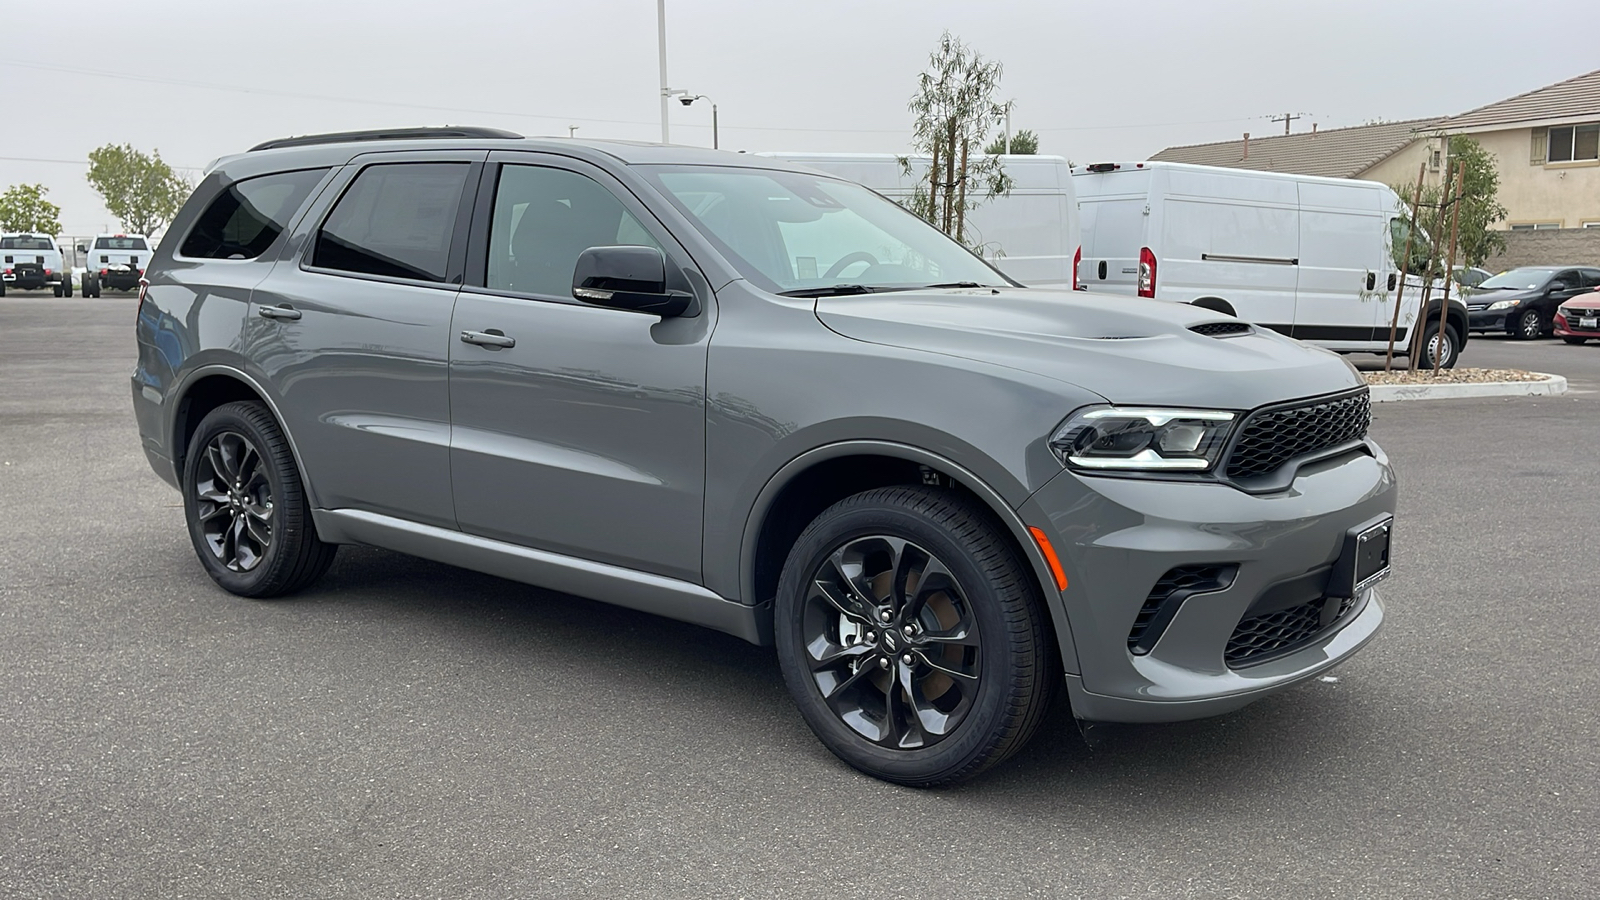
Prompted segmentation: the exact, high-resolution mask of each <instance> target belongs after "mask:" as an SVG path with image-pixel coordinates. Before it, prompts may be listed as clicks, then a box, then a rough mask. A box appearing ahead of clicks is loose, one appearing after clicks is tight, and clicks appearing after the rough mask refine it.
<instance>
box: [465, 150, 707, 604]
mask: <svg viewBox="0 0 1600 900" xmlns="http://www.w3.org/2000/svg"><path fill="white" fill-rule="evenodd" d="M496 158H499V159H500V160H501V161H502V164H501V165H499V166H494V165H493V164H492V165H491V171H490V172H489V173H486V176H485V180H484V185H483V189H482V191H481V192H480V199H479V201H478V206H477V211H476V212H475V218H474V224H473V245H472V250H471V251H470V252H471V254H472V259H470V260H469V273H471V274H469V277H468V287H466V288H465V289H463V291H462V293H461V295H460V297H459V299H458V300H457V302H456V307H455V316H454V321H453V323H452V325H451V334H452V337H451V340H450V409H451V422H452V433H451V444H450V465H451V477H452V481H453V482H454V494H455V504H456V515H457V516H458V518H459V520H460V523H461V528H462V530H463V531H466V532H468V533H471V534H476V535H481V536H483V537H488V538H494V539H496V540H502V541H509V542H512V543H516V544H520V545H523V546H528V547H534V548H538V549H542V550H548V551H552V552H556V553H561V554H565V555H568V556H575V557H579V558H583V559H588V560H594V561H598V562H604V563H609V564H613V565H619V566H623V567H626V568H631V569H638V570H642V571H646V572H651V573H655V574H659V575H666V576H669V577H674V578H680V579H685V580H690V581H698V580H699V579H700V540H701V515H702V509H703V505H704V488H705V441H706V431H705V428H706V424H705V423H706V420H705V385H706V381H705V375H706V349H707V342H708V339H709V338H710V335H711V328H712V325H713V322H714V320H715V305H714V303H712V302H710V300H711V298H710V297H709V296H705V297H703V298H702V302H701V308H700V311H699V314H698V315H695V316H688V317H680V318H672V319H661V318H659V317H656V316H651V315H644V314H641V313H636V312H627V311H623V310H615V309H605V308H601V307H597V306H590V305H588V304H585V303H582V302H580V301H577V300H574V299H573V297H572V290H571V285H572V272H573V267H574V265H575V263H576V262H577V259H578V255H579V254H580V253H581V252H582V251H584V250H585V249H588V248H589V247H595V246H609V245H617V244H635V245H647V246H654V247H658V248H661V249H663V250H665V252H666V254H667V258H668V266H667V268H668V271H669V272H673V271H678V272H680V273H681V269H682V266H683V265H684V263H685V262H686V261H687V259H688V257H687V255H686V254H685V253H684V252H683V251H682V249H681V248H680V247H678V246H677V245H676V244H675V243H673V242H672V241H671V239H670V237H669V236H667V234H666V233H665V231H664V230H662V229H660V227H659V225H658V224H656V223H655V222H654V219H653V217H651V216H650V214H649V213H648V212H647V211H645V209H644V208H643V207H642V206H641V205H640V204H639V203H638V201H637V200H636V198H634V197H633V196H632V195H631V194H629V193H628V191H627V190H626V188H624V187H623V186H621V185H620V184H618V183H617V182H615V181H614V180H612V179H611V178H610V177H609V176H608V175H606V174H605V173H603V172H602V171H601V170H599V169H597V168H592V167H589V166H587V165H585V164H581V163H577V162H574V161H570V160H562V159H560V158H556V157H543V156H540V155H537V154H517V153H497V154H495V155H494V157H491V163H493V161H494V160H495V159H496ZM645 223H650V224H649V225H648V226H647V225H646V224H645ZM677 277H682V276H681V274H680V275H679V276H677Z"/></svg>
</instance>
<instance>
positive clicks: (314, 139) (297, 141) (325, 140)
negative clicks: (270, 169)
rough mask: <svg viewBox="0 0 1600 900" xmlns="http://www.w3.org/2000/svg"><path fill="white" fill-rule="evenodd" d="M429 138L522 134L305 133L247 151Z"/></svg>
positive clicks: (447, 129) (455, 130) (460, 129)
mask: <svg viewBox="0 0 1600 900" xmlns="http://www.w3.org/2000/svg"><path fill="white" fill-rule="evenodd" d="M429 138H496V139H500V140H520V139H521V138H522V135H520V134H517V133H516V132H513V131H505V130H502V129H499V128H478V127H475V126H471V125H465V126H455V125H446V126H444V127H442V128H378V129H374V130H372V131H337V132H333V133H331V134H306V135H301V136H299V137H286V138H278V139H277V140H275V141H265V142H263V143H260V144H257V145H255V146H254V147H251V148H250V152H251V153H254V152H255V151H257V150H276V149H277V148H279V147H309V146H311V145H313V144H344V143H349V142H352V141H415V140H426V139H429Z"/></svg>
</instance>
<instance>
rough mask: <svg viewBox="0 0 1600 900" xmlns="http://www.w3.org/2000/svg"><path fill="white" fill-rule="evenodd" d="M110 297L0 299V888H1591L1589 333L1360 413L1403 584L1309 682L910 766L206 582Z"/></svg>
mask: <svg viewBox="0 0 1600 900" xmlns="http://www.w3.org/2000/svg"><path fill="white" fill-rule="evenodd" d="M133 315H134V314H133V301H132V299H131V298H129V297H124V296H120V295H118V296H108V297H106V298H104V299H101V300H84V299H82V298H73V299H71V300H56V299H53V298H50V297H49V296H48V295H44V296H37V295H36V296H17V295H15V294H12V295H8V296H7V297H5V298H3V299H0V463H3V465H0V775H3V777H0V896H5V897H30V898H32V897H73V898H81V897H230V898H242V897H407V898H409V897H448V898H478V897H485V898H487V897H750V898H754V897H858V896H859V897H893V898H901V900H904V898H908V897H922V896H928V897H934V896H937V897H950V898H958V897H961V898H964V897H1005V898H1016V897H1034V896H1037V897H1085V898H1122V897H1127V898H1173V897H1245V898H1256V897H1260V898H1314V897H1315V898H1320V897H1327V898H1346V897H1361V898H1419V897H1451V898H1571V897H1592V896H1600V625H1597V622H1600V615H1597V614H1596V596H1597V592H1596V589H1595V587H1594V581H1595V577H1594V572H1595V569H1594V564H1593V562H1592V561H1591V559H1590V557H1591V555H1592V553H1591V551H1592V550H1593V549H1594V548H1595V547H1596V546H1600V454H1597V452H1596V450H1597V443H1600V430H1597V429H1596V427H1595V423H1596V421H1597V420H1600V346H1595V345H1585V346H1581V347H1572V346H1567V345H1565V344H1562V343H1561V342H1559V341H1539V342H1535V343H1532V344H1523V343H1518V342H1512V341H1509V340H1505V339H1499V338H1489V339H1474V340H1473V341H1472V342H1471V343H1470V344H1469V345H1468V346H1467V349H1466V355H1465V356H1464V357H1463V365H1473V366H1515V367H1522V368H1532V369H1536V370H1539V371H1549V372H1557V373H1560V374H1563V375H1566V376H1567V377H1568V378H1569V380H1570V383H1571V387H1572V392H1571V393H1569V394H1567V395H1565V396H1562V397H1555V398H1494V399H1484V400H1452V401H1432V402H1412V403H1392V404H1381V405H1379V406H1378V407H1376V410H1377V411H1376V423H1375V425H1374V428H1373V433H1374V436H1375V437H1376V438H1377V440H1378V441H1379V442H1380V443H1381V444H1382V445H1383V446H1384V448H1385V449H1386V450H1387V451H1388V453H1389V454H1390V455H1391V457H1392V458H1393V460H1394V462H1395V465H1396V467H1397V469H1398V471H1399V474H1400V478H1401V483H1402V494H1401V500H1400V508H1399V517H1398V532H1397V538H1396V540H1397V545H1396V549H1395V555H1396V574H1395V576H1394V577H1393V578H1392V579H1391V580H1390V582H1389V583H1388V586H1387V588H1386V591H1385V594H1386V598H1387V601H1388V604H1389V620H1388V624H1387V626H1386V628H1385V631H1384V632H1383V633H1382V634H1381V635H1380V636H1379V638H1378V639H1377V640H1376V641H1375V642H1374V643H1373V644H1372V645H1371V646H1370V647H1368V648H1367V649H1366V650H1365V651H1363V652H1362V653H1361V654H1359V655H1358V656H1356V657H1355V658H1354V659H1352V660H1351V661H1350V662H1349V663H1347V664H1346V665H1344V666H1343V667H1341V668H1339V669H1337V670H1335V672H1334V673H1333V674H1334V676H1336V678H1337V680H1336V681H1314V682H1312V683H1310V684H1307V685H1305V686H1303V687H1301V688H1298V689H1296V690H1294V691H1291V692H1289V693H1287V694H1283V695H1280V696H1278V697H1275V698H1272V699H1268V700H1265V701H1262V702H1260V703H1257V704H1255V705H1254V706H1251V707H1249V708H1247V709H1245V710H1243V711H1241V712H1239V713H1236V714H1233V715H1230V716H1227V717H1223V718H1219V719H1213V720H1207V721H1201V722H1194V723H1187V724H1183V725H1173V726H1162V727H1139V728H1136V727H1115V728H1106V729H1104V730H1103V731H1102V732H1101V733H1100V734H1099V735H1098V739H1097V742H1096V744H1095V746H1094V747H1093V748H1092V749H1091V748H1090V746H1088V745H1087V744H1086V743H1085V741H1084V740H1083V739H1082V738H1081V737H1080V735H1079V733H1078V730H1077V727H1076V725H1075V723H1074V722H1073V720H1072V718H1071V717H1070V715H1068V714H1067V712H1066V710H1065V709H1064V708H1058V709H1057V711H1056V714H1055V715H1054V716H1053V718H1052V720H1051V721H1050V722H1049V723H1047V725H1046V727H1045V731H1044V732H1043V733H1042V734H1041V735H1040V736H1039V738H1038V739H1036V740H1035V741H1034V743H1033V744H1032V745H1031V746H1030V747H1029V748H1028V749H1026V750H1025V751H1024V752H1023V753H1022V754H1020V755H1019V756H1018V757H1015V758H1013V759H1012V760H1011V761H1010V762H1008V763H1007V764H1005V765H1004V766H1003V767H1001V768H999V769H997V770H994V771H993V772H991V773H989V774H988V775H986V776H984V777H982V778H980V779H979V780H977V781H975V782H972V783H969V784H967V785H965V786H962V787H960V788H957V789H953V790H945V791H931V792H929V791H916V790H911V789H905V788H899V787H894V786H890V785H887V784H883V783H880V782H877V781H874V780H871V779H869V778H866V777H864V776H861V775H858V774H856V773H855V772H854V771H853V770H850V769H848V768H846V767H844V766H843V765H842V764H840V763H839V762H837V761H836V760H835V759H834V758H833V757H832V756H831V755H829V754H828V753H827V752H826V751H825V750H824V749H823V748H822V747H821V745H819V744H818V743H817V742H816V741H815V740H814V739H813V738H812V737H811V735H810V733H809V732H808V731H807V730H806V728H805V726H804V724H803V723H802V721H801V720H800V717H799V715H798V714H797V713H796V711H795V710H794V708H793V707H792V706H791V704H790V702H789V699H788V697H787V695H786V693H785V692H784V689H783V685H782V682H781V679H780V677H779V674H778V670H777V664H776V661H775V659H774V657H773V655H772V653H771V652H770V651H769V650H765V649H761V648H757V647H752V646H749V645H747V644H744V643H743V642H741V641H739V640H737V639H735V638H731V637H727V636H724V635H720V634H714V633H711V632H708V631H703V630H700V629H696V628H693V627H690V626H687V625H681V624H678V623H674V622H669V621H666V620H663V619H658V618H655V617H652V616H648V615H644V614H640V613H634V612H631V611H627V610H622V609H618V608H614V607H609V606H606V605H603V604H599V603H594V602H590V601H586V600H580V599H576V598H572V597H568V596H564V595H559V594H553V593H549V592H544V591H539V590H536V589H532V588H528V587H524V586H521V585H518V584H513V583H511V582H506V581H501V580H498V579H495V578H490V577H487V576H482V575H477V574H474V573H470V572H465V571H462V570H458V569H452V568H449V567H447V566H443V565H439V564H435V563H431V562H425V561H422V560H418V559H413V558H409V557H405V556H401V555H398V554H393V553H388V552H382V551H376V550H368V549H351V548H345V549H344V550H342V551H341V554H340V557H339V560H338V562H336V563H335V566H334V568H333V570H332V571H331V572H330V574H329V576H328V577H327V578H325V579H324V580H323V581H321V582H320V583H318V584H317V585H316V586H315V587H314V589H312V590H310V591H308V592H306V593H305V594H303V595H300V596H297V597H295V598H292V599H289V600H283V601H276V602H251V601H245V600H241V599H238V598H234V597H231V596H229V595H226V594H224V593H223V592H222V591H221V590H219V589H218V588H216V587H214V586H213V585H212V583H211V582H210V580H209V579H207V578H206V576H205V575H204V573H203V572H202V570H201V568H200V566H199V564H198V563H197V562H196V561H195V560H194V558H193V552H192V550H191V549H190V546H189V543H188V540H187V537H186V536H185V532H184V527H183V515H182V511H181V510H180V508H179V505H178V496H177V495H176V493H174V492H173V491H171V489H169V488H168V487H167V486H166V485H165V484H164V483H162V482H161V481H159V480H158V479H157V478H156V476H155V475H154V474H152V473H151V472H150V470H149V468H148V466H147V465H146V463H145V460H144V458H143V455H142V454H141V452H140V450H139V446H138V440H137V434H136V431H135V428H134V424H133V420H132V416H131V412H130V406H129V400H128V380H127V376H128V374H129V373H130V371H131V369H132V365H133V358H134V353H133V347H132V339H133V334H132V325H133ZM1041 427H1045V426H1044V425H1043V424H1042V425H1041Z"/></svg>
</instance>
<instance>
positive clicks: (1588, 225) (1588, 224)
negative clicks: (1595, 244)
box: [1583, 222, 1600, 228]
mask: <svg viewBox="0 0 1600 900" xmlns="http://www.w3.org/2000/svg"><path fill="white" fill-rule="evenodd" d="M1583 227H1585V228H1600V222H1585V223H1583Z"/></svg>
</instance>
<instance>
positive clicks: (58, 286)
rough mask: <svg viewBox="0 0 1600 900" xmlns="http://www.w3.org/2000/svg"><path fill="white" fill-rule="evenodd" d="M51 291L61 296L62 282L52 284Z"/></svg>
mask: <svg viewBox="0 0 1600 900" xmlns="http://www.w3.org/2000/svg"><path fill="white" fill-rule="evenodd" d="M50 293H51V294H52V295H54V296H56V297H59V296H61V284H60V283H59V282H56V283H54V284H51V285H50Z"/></svg>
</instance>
